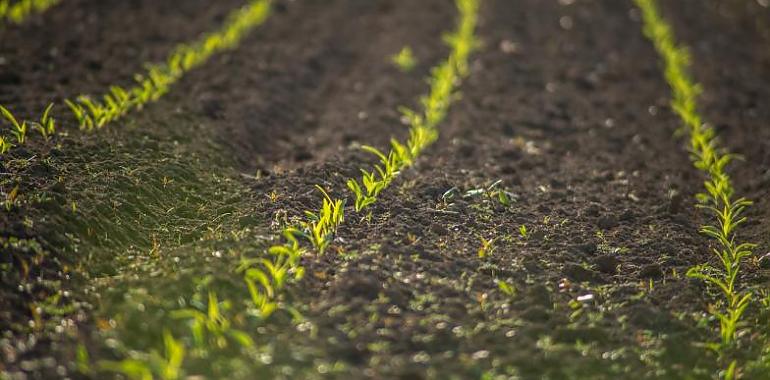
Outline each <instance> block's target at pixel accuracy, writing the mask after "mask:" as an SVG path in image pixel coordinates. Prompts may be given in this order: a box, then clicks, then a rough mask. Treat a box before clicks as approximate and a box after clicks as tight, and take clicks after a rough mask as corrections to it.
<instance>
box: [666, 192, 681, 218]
mask: <svg viewBox="0 0 770 380" xmlns="http://www.w3.org/2000/svg"><path fill="white" fill-rule="evenodd" d="M682 200H683V197H682V194H680V193H673V194H671V196H670V197H669V198H668V204H667V205H666V211H668V213H669V214H678V213H679V211H681V210H682Z"/></svg>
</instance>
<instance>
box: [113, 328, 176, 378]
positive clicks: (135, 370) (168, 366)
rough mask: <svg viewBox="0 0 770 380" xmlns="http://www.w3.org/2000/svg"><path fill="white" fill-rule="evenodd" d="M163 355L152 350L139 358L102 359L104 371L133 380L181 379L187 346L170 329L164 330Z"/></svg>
mask: <svg viewBox="0 0 770 380" xmlns="http://www.w3.org/2000/svg"><path fill="white" fill-rule="evenodd" d="M163 348H164V350H163V355H161V354H159V353H157V352H152V353H150V354H149V355H144V356H143V357H140V358H138V359H125V360H122V361H119V362H114V361H100V362H99V363H98V367H99V369H101V370H102V371H108V372H114V373H120V374H123V375H124V376H126V377H128V378H129V379H132V380H153V379H160V380H179V379H181V378H182V377H183V376H182V364H183V362H184V358H185V348H184V346H183V345H182V343H181V342H179V341H177V340H176V339H174V336H173V335H171V333H170V332H169V331H168V330H163Z"/></svg>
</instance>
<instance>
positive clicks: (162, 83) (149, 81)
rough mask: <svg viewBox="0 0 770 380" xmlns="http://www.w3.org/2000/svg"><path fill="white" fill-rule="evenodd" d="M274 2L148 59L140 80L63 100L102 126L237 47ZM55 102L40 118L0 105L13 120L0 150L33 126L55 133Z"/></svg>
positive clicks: (91, 124)
mask: <svg viewBox="0 0 770 380" xmlns="http://www.w3.org/2000/svg"><path fill="white" fill-rule="evenodd" d="M271 1H272V0H253V1H251V2H250V3H249V4H247V5H246V6H244V7H242V8H240V9H238V10H236V11H234V12H233V13H231V14H230V16H229V17H228V19H227V22H225V24H224V26H223V27H222V28H221V29H219V30H217V31H215V32H212V33H209V34H206V35H204V36H203V37H202V38H200V39H199V40H196V41H194V42H192V43H187V44H180V45H178V46H176V47H175V48H174V49H173V51H172V53H171V54H169V56H168V57H167V58H166V60H165V62H163V63H159V64H150V65H148V66H147V70H146V72H145V73H143V74H137V75H135V78H134V79H135V81H136V83H135V84H134V85H133V86H131V87H128V88H124V87H121V86H111V87H110V88H109V90H108V91H107V93H105V94H103V95H101V96H96V97H95V96H91V95H79V96H77V97H76V98H75V99H74V100H70V99H66V100H64V103H65V104H66V105H67V106H68V107H69V109H70V110H71V111H72V115H73V116H74V118H75V120H76V122H77V124H78V126H79V127H80V129H82V130H87V131H91V130H93V129H95V128H102V127H104V126H105V125H107V124H108V123H110V122H113V121H116V120H118V119H120V118H121V117H123V116H125V115H126V114H127V113H128V112H130V111H132V110H141V109H142V108H143V107H144V106H145V105H147V104H148V103H150V102H153V101H156V100H158V99H159V98H160V97H162V96H163V95H164V94H166V93H167V92H168V91H169V89H170V87H171V86H172V85H173V84H174V83H176V82H178V81H179V80H180V79H181V78H182V77H183V76H184V74H185V73H187V72H188V71H190V70H193V69H195V68H197V67H199V66H201V65H202V64H204V63H205V62H206V61H208V59H209V58H211V56H212V55H214V54H217V53H220V52H222V51H224V50H229V49H232V48H234V47H236V46H238V44H239V43H240V42H241V40H242V39H243V38H244V37H245V36H246V35H247V33H248V32H249V31H251V30H252V29H254V28H255V27H257V26H259V25H261V24H262V23H263V22H264V21H265V20H266V19H267V17H268V16H269V15H270V9H271ZM0 4H2V3H0ZM53 107H54V106H53V105H49V106H48V107H47V108H46V110H45V112H44V113H43V115H42V116H41V117H40V120H39V121H27V120H22V119H21V118H19V117H16V116H14V115H13V113H12V112H10V111H9V110H8V109H6V108H4V107H2V106H0V111H2V114H1V115H0V116H2V118H3V119H5V121H6V123H7V124H9V125H10V129H9V133H0V155H2V154H5V153H7V152H8V151H9V150H10V149H11V148H13V147H14V146H21V145H24V144H25V143H26V142H27V140H28V139H27V132H28V131H29V130H37V131H39V132H40V135H41V136H42V137H43V138H45V140H46V141H48V140H49V139H50V138H51V136H53V135H54V134H55V133H56V120H55V119H54V118H53V117H52V115H51V110H52V108H53Z"/></svg>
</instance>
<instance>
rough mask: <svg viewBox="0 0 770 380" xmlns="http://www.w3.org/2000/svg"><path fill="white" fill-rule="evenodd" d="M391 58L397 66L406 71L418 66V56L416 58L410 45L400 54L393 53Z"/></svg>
mask: <svg viewBox="0 0 770 380" xmlns="http://www.w3.org/2000/svg"><path fill="white" fill-rule="evenodd" d="M390 60H391V62H393V64H394V65H396V67H398V68H399V69H400V70H401V71H403V72H405V73H407V72H410V71H412V69H414V67H415V66H417V58H415V56H414V52H412V48H410V47H409V46H404V48H403V49H401V51H399V52H398V54H395V55H393V56H392V57H391V58H390Z"/></svg>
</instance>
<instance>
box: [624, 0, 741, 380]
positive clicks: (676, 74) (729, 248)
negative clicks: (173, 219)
mask: <svg viewBox="0 0 770 380" xmlns="http://www.w3.org/2000/svg"><path fill="white" fill-rule="evenodd" d="M635 1H636V4H637V5H638V6H639V8H640V9H641V10H642V14H643V18H644V31H645V34H646V35H647V37H648V38H649V39H650V40H651V41H652V42H653V44H654V45H655V48H656V49H657V51H658V53H659V54H660V55H661V56H662V59H663V62H664V65H665V77H666V80H667V82H668V84H669V85H670V87H671V90H672V92H673V100H672V102H671V107H672V109H673V110H674V112H676V114H677V115H678V116H679V117H680V119H681V120H682V122H683V124H684V127H685V130H686V132H687V134H688V137H689V150H690V157H691V159H692V161H693V164H694V166H695V167H696V168H697V169H698V170H700V171H701V172H703V173H704V174H705V176H706V181H705V183H704V186H705V190H706V191H705V192H703V193H700V194H698V195H697V201H698V207H700V208H702V209H703V210H705V211H706V212H707V213H708V214H709V215H711V216H712V217H713V220H714V221H713V223H712V224H710V225H706V226H703V227H701V230H700V231H701V232H702V233H703V234H704V235H706V236H708V237H710V238H712V239H713V240H714V241H715V243H716V244H717V245H718V248H714V249H713V251H714V254H715V256H716V258H717V259H718V262H719V265H718V266H712V265H711V264H703V265H698V266H696V267H693V268H690V269H689V270H688V272H687V275H688V276H689V277H692V278H697V279H700V280H703V281H704V282H706V283H707V284H710V285H713V286H715V287H716V288H718V289H719V290H720V291H721V293H722V295H723V296H724V299H723V300H722V302H721V303H720V304H718V305H716V306H713V307H711V310H709V311H710V312H711V314H712V315H714V316H715V317H716V318H717V319H718V320H719V323H720V336H721V342H720V343H719V344H714V345H710V347H711V348H713V349H715V350H716V351H718V352H720V353H722V352H723V349H725V348H727V347H729V346H731V345H732V344H733V343H734V342H735V339H736V332H737V330H738V328H739V327H740V326H741V317H742V316H743V314H744V312H745V310H746V308H747V307H748V306H749V303H750V302H751V298H752V295H753V294H752V292H751V291H750V290H743V291H742V290H740V289H739V287H738V284H737V282H738V280H739V278H740V270H741V267H742V264H743V261H744V260H745V259H746V258H747V257H749V256H750V255H752V249H753V248H754V244H751V243H739V242H738V241H737V236H736V231H735V230H736V228H737V227H738V226H740V225H741V224H743V223H744V222H745V221H746V218H745V217H743V216H742V214H743V213H744V211H745V210H746V207H747V206H749V205H751V202H750V201H748V200H747V199H745V198H737V199H736V197H735V191H734V189H733V185H732V182H731V180H730V177H729V176H728V175H727V173H726V171H725V168H726V166H727V165H728V164H729V163H730V162H731V161H732V160H733V159H735V157H736V156H735V155H733V154H730V153H728V152H726V151H725V150H724V149H723V148H720V147H719V145H718V142H717V137H716V132H715V131H714V129H713V128H712V127H710V126H708V125H707V124H704V122H703V120H702V118H701V116H700V114H699V113H698V111H697V98H698V95H699V94H700V93H701V87H700V85H698V84H697V83H695V82H694V81H693V80H692V79H691V77H690V73H689V66H690V61H691V59H690V55H689V52H688V51H687V49H686V48H685V47H682V46H678V45H677V44H676V42H675V38H674V34H673V31H672V28H671V26H670V25H668V24H667V23H666V21H665V20H664V19H663V18H662V16H661V15H660V11H659V9H658V5H657V3H656V1H655V0H635ZM727 373H735V362H734V361H733V362H731V363H730V364H729V365H728V370H727Z"/></svg>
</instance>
